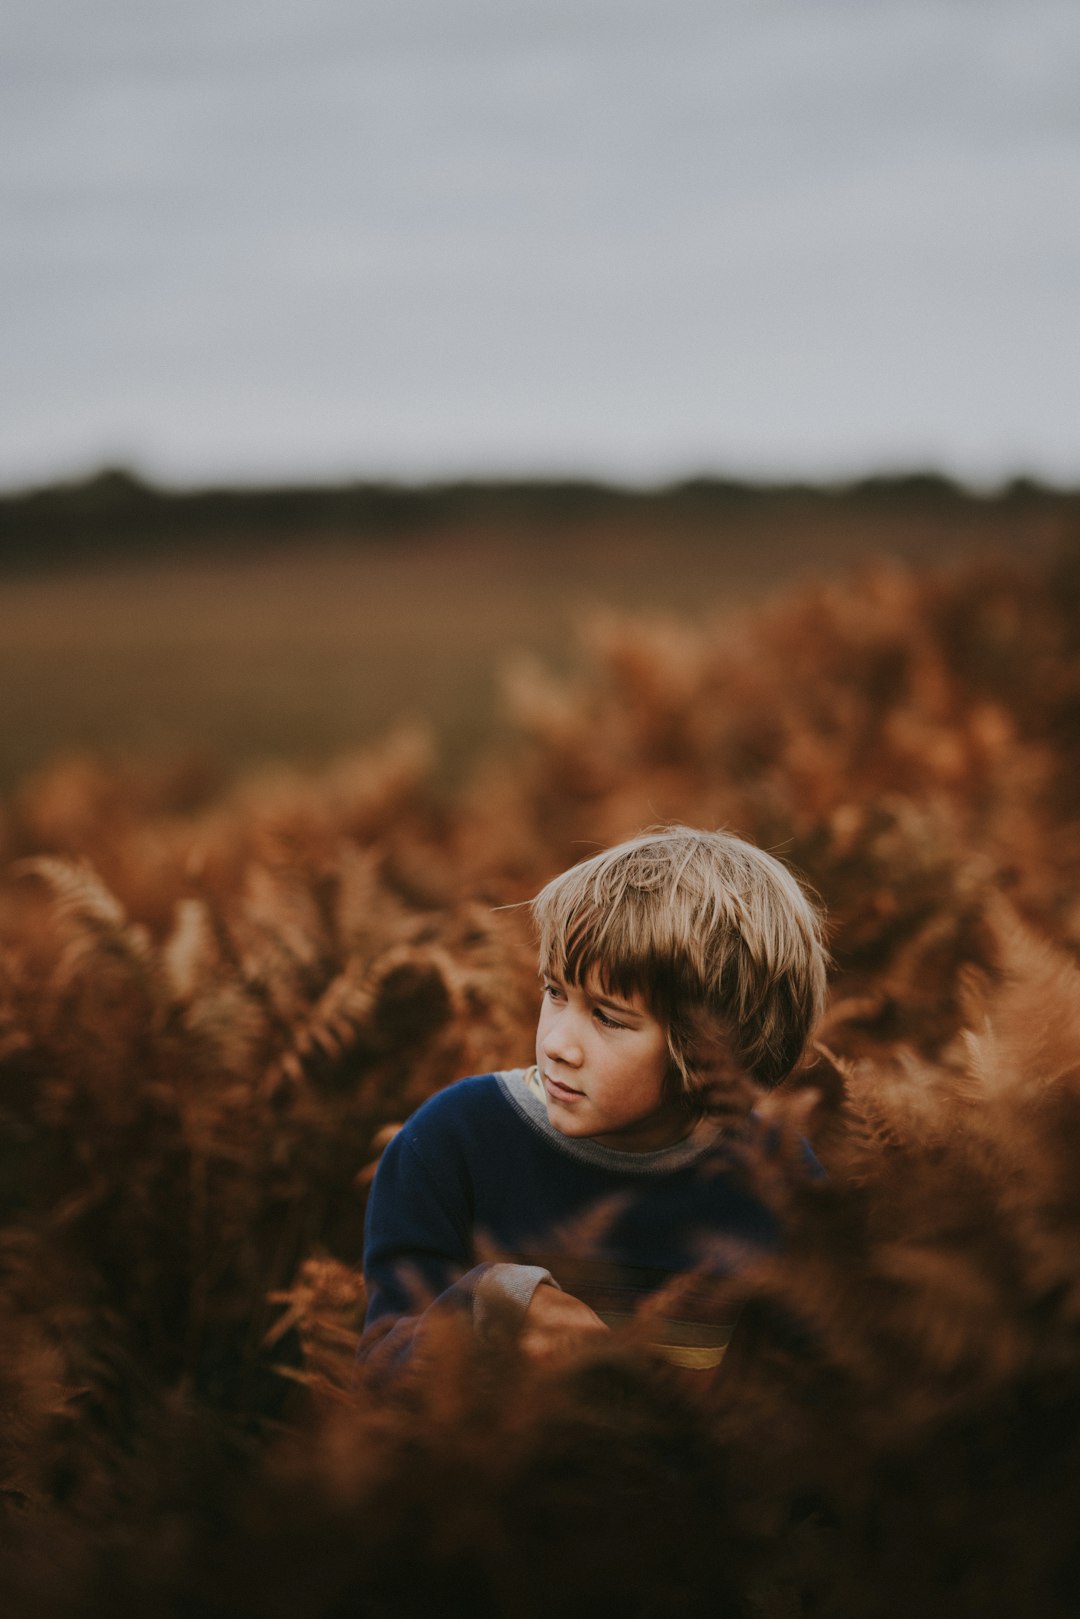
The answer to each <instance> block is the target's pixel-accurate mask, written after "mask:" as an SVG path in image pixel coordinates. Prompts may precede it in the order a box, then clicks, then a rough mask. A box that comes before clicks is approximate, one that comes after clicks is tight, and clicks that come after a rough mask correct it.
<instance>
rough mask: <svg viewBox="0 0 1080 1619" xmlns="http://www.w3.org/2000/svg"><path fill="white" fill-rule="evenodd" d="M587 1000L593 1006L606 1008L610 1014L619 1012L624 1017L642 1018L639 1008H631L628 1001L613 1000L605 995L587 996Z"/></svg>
mask: <svg viewBox="0 0 1080 1619" xmlns="http://www.w3.org/2000/svg"><path fill="white" fill-rule="evenodd" d="M586 993H588V992H586ZM589 999H590V1000H591V1001H592V1002H593V1004H594V1005H595V1006H606V1007H608V1008H609V1009H610V1010H611V1011H612V1012H619V1013H621V1014H622V1015H623V1016H624V1017H635V1018H639V1017H642V1016H644V1014H643V1012H642V1009H641V1007H639V1006H632V1005H631V1004H630V1002H629V1001H617V1000H614V999H613V998H612V997H611V996H610V995H608V994H605V993H600V994H598V995H597V994H593V995H589Z"/></svg>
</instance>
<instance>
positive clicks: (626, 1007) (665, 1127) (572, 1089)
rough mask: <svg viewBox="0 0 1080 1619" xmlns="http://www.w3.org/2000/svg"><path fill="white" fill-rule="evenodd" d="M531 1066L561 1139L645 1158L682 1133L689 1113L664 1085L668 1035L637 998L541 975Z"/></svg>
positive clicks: (666, 1068) (682, 1135) (551, 1120)
mask: <svg viewBox="0 0 1080 1619" xmlns="http://www.w3.org/2000/svg"><path fill="white" fill-rule="evenodd" d="M536 1065H537V1067H538V1068H539V1070H540V1078H541V1080H542V1081H543V1085H544V1094H545V1096H546V1097H547V1112H548V1119H549V1120H550V1122H551V1124H552V1125H553V1126H554V1127H555V1129H556V1130H559V1131H561V1132H562V1134H563V1135H565V1136H585V1137H588V1138H589V1139H590V1140H592V1141H598V1142H599V1143H600V1144H601V1145H602V1146H605V1147H616V1148H618V1149H620V1150H621V1151H623V1152H651V1151H653V1150H654V1149H655V1148H657V1147H666V1146H670V1145H671V1144H672V1143H673V1142H675V1141H679V1140H681V1139H682V1137H684V1136H685V1135H686V1133H687V1129H688V1116H687V1109H686V1107H685V1105H684V1104H683V1103H682V1102H681V1101H680V1099H679V1098H678V1097H673V1096H672V1095H671V1094H670V1092H669V1087H668V1085H667V1083H666V1080H667V1074H668V1068H669V1057H668V1044H667V1031H666V1029H665V1028H664V1025H663V1024H662V1023H660V1022H659V1020H658V1019H657V1018H655V1017H654V1016H653V1014H652V1013H651V1012H650V1011H649V1010H648V1008H647V1007H646V1005H645V1003H644V1001H642V1000H641V998H640V996H637V995H632V996H630V997H629V998H627V997H625V996H621V995H609V994H608V993H607V992H606V991H605V990H603V989H602V988H601V987H600V986H599V985H598V984H597V983H595V982H592V981H587V982H586V984H585V985H584V987H581V988H579V987H578V986H576V985H574V984H564V983H563V982H562V980H561V979H559V978H556V977H552V976H549V977H547V978H546V979H545V981H544V999H543V1003H542V1005H541V1008H540V1022H539V1024H538V1026H537V1030H536Z"/></svg>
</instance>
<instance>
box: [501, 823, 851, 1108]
mask: <svg viewBox="0 0 1080 1619" xmlns="http://www.w3.org/2000/svg"><path fill="white" fill-rule="evenodd" d="M531 908H532V914H533V918H534V920H535V922H536V925H537V928H538V931H539V935H540V970H541V972H542V973H544V974H553V975H554V976H556V977H558V978H560V979H562V980H564V981H565V982H568V983H572V984H575V985H579V986H584V985H585V983H586V981H596V982H598V983H599V984H600V985H601V986H602V987H603V988H604V989H605V990H606V991H607V992H609V993H612V994H623V995H626V994H638V995H640V996H641V997H642V999H643V1000H644V1001H645V1004H646V1005H647V1006H648V1008H649V1010H650V1011H651V1012H652V1014H653V1015H654V1016H655V1017H657V1018H659V1019H660V1021H661V1022H663V1023H664V1024H665V1025H666V1027H667V1032H668V1048H669V1052H670V1055H671V1060H672V1064H673V1068H674V1070H675V1071H676V1073H677V1076H678V1079H679V1083H680V1088H682V1089H683V1090H684V1091H685V1092H686V1094H687V1095H689V1096H693V1095H694V1093H695V1090H696V1089H697V1088H698V1084H699V1082H700V1076H698V1075H696V1074H695V1057H696V1055H697V1052H698V1043H699V1039H700V1036H701V1032H702V1024H703V1022H704V1023H705V1024H707V1025H711V1027H712V1030H713V1031H714V1036H715V1032H717V1031H722V1033H723V1036H724V1038H725V1039H726V1041H727V1044H728V1046H729V1048H730V1054H731V1056H732V1057H733V1058H734V1060H735V1062H736V1063H737V1064H738V1065H739V1066H740V1067H741V1068H743V1069H744V1070H745V1071H746V1072H747V1073H748V1074H749V1075H750V1076H751V1077H752V1078H754V1079H755V1080H757V1081H758V1083H760V1084H763V1085H775V1084H776V1083H778V1082H779V1081H780V1080H781V1079H783V1078H784V1076H785V1075H786V1074H788V1073H790V1072H791V1070H792V1069H793V1068H794V1067H795V1065H796V1063H797V1062H798V1061H799V1058H800V1057H801V1055H802V1053H803V1050H804V1048H805V1046H806V1041H807V1038H808V1035H809V1032H810V1029H811V1027H812V1025H813V1024H814V1022H815V1021H816V1019H817V1018H818V1017H819V1016H820V1014H821V1010H822V1006H823V1003H824V998H825V963H826V954H825V950H824V946H823V943H822V918H821V915H820V913H819V911H818V909H817V907H816V906H815V905H814V903H813V902H812V901H811V900H810V898H809V897H808V896H807V894H806V893H805V892H804V891H803V889H802V888H801V887H800V885H799V883H798V881H797V880H796V878H795V877H794V876H793V875H792V873H791V872H790V871H789V870H788V869H787V867H786V866H783V865H782V864H781V863H780V861H779V860H776V859H774V858H773V856H772V855H768V854H766V853H765V852H764V851H763V850H761V849H757V848H755V847H754V845H753V844H752V843H746V842H744V840H743V839H742V838H737V837H734V836H732V835H731V834H730V833H727V832H704V831H698V830H696V829H695V828H693V827H688V826H668V827H661V828H657V829H655V830H652V831H649V832H644V833H642V834H641V836H640V837H636V838H631V839H630V840H629V841H628V842H626V843H619V844H616V846H615V847H614V848H612V849H606V850H604V852H603V853H602V854H598V855H594V856H593V857H592V859H591V860H585V861H583V862H582V863H581V864H580V865H578V866H572V867H571V868H570V870H569V871H564V872H563V873H562V875H561V876H559V877H555V878H554V879H553V880H552V881H551V882H549V883H548V884H547V885H546V887H544V888H542V889H541V890H540V892H539V894H537V896H536V898H535V899H534V900H533V901H532V907H531Z"/></svg>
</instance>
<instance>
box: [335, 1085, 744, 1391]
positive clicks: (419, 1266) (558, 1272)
mask: <svg viewBox="0 0 1080 1619" xmlns="http://www.w3.org/2000/svg"><path fill="white" fill-rule="evenodd" d="M530 1081H531V1071H530V1070H523V1069H514V1070H511V1071H509V1072H507V1073H503V1074H485V1075H483V1076H481V1077H479V1078H473V1079H463V1080H460V1081H459V1082H458V1083H457V1084H455V1085H451V1086H449V1087H448V1088H447V1089H446V1090H444V1091H440V1092H439V1093H438V1094H437V1095H435V1096H433V1097H432V1098H431V1099H430V1100H429V1101H428V1102H426V1103H425V1104H424V1105H423V1107H421V1108H420V1109H419V1111H418V1112H417V1113H415V1114H414V1115H413V1117H412V1118H411V1119H410V1120H409V1122H408V1123H407V1124H406V1125H405V1127H404V1128H403V1129H402V1130H401V1131H399V1133H398V1134H397V1135H396V1136H395V1137H394V1139H393V1140H392V1141H391V1143H390V1145H389V1146H388V1147H387V1148H386V1151H385V1152H384V1154H383V1157H382V1161H381V1163H380V1165H379V1170H378V1173H377V1175H376V1177H375V1183H374V1186H373V1188H372V1193H371V1198H370V1201H369V1204H368V1213H367V1222H366V1232H365V1244H364V1274H365V1279H366V1282H367V1288H368V1310H367V1318H366V1323H365V1337H364V1341H363V1343H362V1345H361V1356H362V1358H370V1359H373V1361H374V1362H375V1363H376V1364H378V1365H382V1366H388V1365H392V1364H399V1363H400V1362H401V1361H402V1360H404V1359H407V1358H408V1356H409V1354H410V1352H411V1350H412V1349H413V1347H414V1344H415V1342H416V1341H417V1338H418V1334H422V1332H423V1327H424V1324H425V1322H426V1321H427V1320H428V1319H429V1318H430V1317H429V1312H431V1311H434V1312H443V1311H445V1310H447V1309H452V1310H464V1311H467V1312H469V1314H470V1315H471V1317H472V1319H473V1320H474V1322H475V1324H476V1325H477V1327H478V1329H480V1330H481V1331H483V1330H485V1328H486V1326H487V1325H488V1324H489V1323H490V1322H491V1321H492V1320H493V1318H494V1317H495V1316H496V1315H498V1316H500V1317H501V1318H502V1319H503V1320H504V1321H505V1320H507V1319H508V1318H509V1319H512V1318H513V1316H514V1314H515V1313H516V1314H517V1315H518V1316H520V1314H521V1313H523V1311H524V1310H525V1308H527V1306H528V1302H529V1299H530V1298H531V1296H532V1292H533V1290H534V1289H535V1287H536V1286H537V1285H538V1284H539V1283H541V1282H545V1281H551V1282H554V1283H555V1285H557V1286H561V1287H564V1288H566V1289H567V1291H568V1292H571V1293H573V1294H574V1295H575V1296H576V1297H578V1298H580V1299H583V1300H584V1302H585V1303H586V1304H588V1305H590V1307H591V1308H592V1309H594V1310H596V1311H597V1313H598V1314H599V1315H600V1316H601V1317H602V1319H604V1320H605V1321H607V1322H609V1323H610V1324H616V1323H618V1322H620V1321H622V1320H625V1319H629V1318H630V1317H631V1316H632V1315H633V1313H634V1311H635V1309H636V1307H637V1306H638V1305H639V1304H640V1303H641V1302H642V1301H643V1300H645V1299H646V1298H648V1297H649V1296H650V1295H651V1294H653V1293H655V1291H656V1290H657V1289H658V1288H660V1287H662V1286H663V1285H664V1283H665V1282H667V1281H668V1280H669V1279H670V1278H671V1277H672V1276H673V1275H676V1274H679V1273H683V1272H686V1271H689V1270H693V1269H695V1268H697V1267H700V1266H703V1265H704V1266H705V1267H706V1268H707V1270H708V1272H709V1273H711V1274H712V1275H718V1274H719V1275H723V1274H728V1273H730V1272H732V1271H735V1270H738V1269H739V1268H741V1266H743V1265H744V1264H746V1263H747V1262H748V1261H749V1260H750V1259H751V1258H752V1257H754V1255H756V1254H760V1253H761V1252H762V1251H764V1250H768V1249H769V1248H771V1247H773V1246H775V1242H776V1230H775V1226H774V1222H773V1220H772V1218H771V1216H770V1215H769V1213H768V1211H767V1210H766V1209H765V1208H764V1207H763V1206H762V1204H761V1203H760V1202H758V1201H757V1200H756V1199H755V1198H754V1197H753V1196H752V1195H751V1193H750V1192H749V1191H748V1190H747V1189H746V1187H745V1186H744V1185H743V1184H742V1183H741V1178H740V1176H739V1174H738V1157H737V1150H736V1149H735V1148H734V1147H733V1146H732V1144H731V1143H730V1142H729V1143H727V1144H725V1141H724V1138H723V1137H722V1136H721V1135H720V1134H719V1132H718V1130H717V1128H716V1127H715V1125H713V1124H711V1123H709V1122H705V1123H703V1124H702V1125H701V1126H699V1128H698V1129H697V1130H695V1131H694V1133H693V1134H692V1135H691V1136H690V1137H688V1138H687V1140H685V1141H682V1142H679V1143H677V1144H676V1145H675V1146H672V1147H665V1148H662V1149H660V1150H658V1151H655V1152H621V1151H617V1150H615V1149H613V1148H610V1147H605V1146H601V1145H599V1144H598V1143H596V1142H594V1141H592V1140H589V1139H577V1138H572V1137H567V1136H564V1135H562V1134H560V1133H559V1132H558V1131H557V1130H555V1129H554V1127H553V1126H552V1125H551V1124H550V1123H549V1122H548V1118H547V1111H546V1108H545V1106H544V1103H543V1101H542V1099H541V1097H540V1096H539V1095H538V1094H537V1092H536V1091H535V1089H534V1088H533V1086H532V1084H531V1082H530ZM678 1313H679V1316H680V1317H683V1316H685V1315H686V1314H688V1313H689V1314H690V1315H691V1316H694V1315H695V1314H696V1315H697V1317H698V1318H697V1319H690V1320H683V1319H680V1320H679V1321H674V1322H668V1323H666V1325H665V1328H664V1330H663V1332H662V1334H661V1337H662V1339H663V1342H664V1345H665V1349H664V1352H666V1353H667V1354H668V1358H669V1359H673V1360H675V1361H676V1362H677V1363H678V1364H683V1365H699V1366H704V1365H711V1364H715V1362H716V1360H718V1359H719V1354H720V1353H721V1352H722V1347H721V1346H722V1345H723V1343H724V1342H726V1339H727V1336H728V1335H729V1333H730V1325H731V1324H730V1322H717V1321H715V1320H706V1319H701V1316H702V1311H700V1310H698V1311H696V1312H695V1310H694V1308H693V1306H692V1305H691V1306H690V1307H689V1310H688V1308H687V1305H686V1301H685V1300H683V1301H681V1305H680V1308H679V1311H678ZM704 1313H705V1315H707V1314H708V1312H707V1311H706V1312H704ZM710 1357H711V1358H710Z"/></svg>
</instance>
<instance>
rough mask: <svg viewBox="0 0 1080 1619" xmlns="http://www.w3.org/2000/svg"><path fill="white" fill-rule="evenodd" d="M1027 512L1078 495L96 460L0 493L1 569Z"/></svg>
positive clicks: (873, 482)
mask: <svg viewBox="0 0 1080 1619" xmlns="http://www.w3.org/2000/svg"><path fill="white" fill-rule="evenodd" d="M920 506H925V507H928V508H933V509H936V510H941V509H942V508H944V509H948V510H962V509H965V508H966V509H969V510H985V509H988V508H992V509H997V510H1000V509H1006V508H1007V509H1013V510H1016V509H1023V510H1025V511H1045V512H1047V513H1048V514H1051V515H1062V516H1065V517H1072V518H1075V515H1076V514H1077V512H1078V511H1080V491H1077V490H1071V489H1061V488H1056V487H1052V486H1049V485H1046V484H1042V483H1039V482H1037V481H1035V480H1032V479H1029V478H1023V477H1018V478H1015V479H1013V480H1012V481H1011V482H1009V483H1006V484H1003V485H1001V486H1000V487H999V488H997V489H995V490H993V491H979V490H975V489H972V488H969V487H967V486H964V485H962V484H959V483H957V482H954V481H953V480H951V479H949V478H947V477H945V476H943V475H942V474H940V473H936V472H932V471H913V472H908V473H892V474H890V473H882V474H875V475H872V476H868V477H865V478H862V479H858V480H853V481H850V482H835V483H828V482H822V483H806V482H798V481H791V482H778V483H766V482H754V481H752V480H740V479H737V478H731V477H721V476H700V477H694V478H688V479H685V480H683V481H681V482H677V483H671V484H665V485H658V486H655V487H651V488H632V487H629V486H625V485H615V484H609V483H603V482H600V481H595V480H592V479H587V478H563V477H550V478H533V479H505V480H502V479H492V478H480V479H461V480H457V481H452V482H431V483H423V484H406V483H396V482H391V481H382V480H357V481H353V482H345V483H336V484H281V485H277V486H265V487H253V486H251V487H248V486H235V487H207V488H196V489H176V488H167V487H164V486H160V485H156V484H154V483H151V482H149V481H147V480H146V479H144V478H142V477H141V476H139V475H137V474H136V473H134V472H132V471H130V470H127V469H124V468H118V467H106V468H102V469H101V470H99V471H97V472H95V473H93V474H92V475H90V476H88V477H85V478H80V479H74V480H71V481H67V482H60V483H54V484H51V485H48V486H43V487H38V488H31V489H20V490H14V491H9V492H7V493H5V494H0V569H18V570H22V569H25V568H27V567H31V568H34V567H39V566H42V565H51V564H60V565H63V564H64V563H67V562H74V561H80V560H90V559H96V558H98V557H101V556H116V555H118V554H119V555H124V554H129V553H139V552H143V553H146V552H153V551H154V550H155V549H156V548H158V547H163V546H169V547H170V548H174V547H175V545H176V543H177V541H182V542H184V543H185V544H190V545H192V546H198V545H199V544H202V543H211V544H217V543H219V542H221V541H227V542H228V543H229V544H230V545H240V546H249V545H251V546H260V545H264V544H266V543H268V542H271V543H272V542H273V541H275V540H283V539H284V540H294V539H295V538H296V537H297V536H298V535H303V536H304V537H305V538H317V537H319V536H328V535H332V536H334V537H337V538H340V537H343V536H348V537H350V538H354V539H357V540H363V541H367V540H371V541H379V540H384V539H393V538H398V537H400V536H404V535H409V534H414V533H422V532H428V531H430V530H432V529H437V528H440V527H455V526H463V525H469V526H480V527H501V528H513V527H516V526H518V525H528V526H535V525H537V524H540V525H544V524H547V523H557V522H561V521H566V520H568V519H576V520H582V519H603V518H605V517H624V516H626V515H629V514H632V513H639V514H643V515H649V516H653V517H655V518H656V519H657V520H661V521H662V520H670V521H682V520H685V521H701V520H706V521H707V520H708V519H709V518H710V517H715V518H717V519H718V520H719V519H722V518H723V517H725V516H730V515H731V514H732V513H734V512H738V511H743V510H746V509H747V508H750V507H753V508H764V507H773V508H776V509H777V510H781V509H782V510H785V511H790V512H795V511H806V512H810V511H814V512H818V513H824V512H827V511H828V510H829V509H830V508H835V509H840V508H843V509H844V510H847V511H850V510H851V509H852V508H855V509H860V510H861V509H865V510H866V512H867V513H868V515H869V514H872V513H874V512H876V511H880V510H882V509H883V508H902V509H904V508H906V509H912V508H916V509H917V508H919V507H920Z"/></svg>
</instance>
